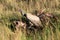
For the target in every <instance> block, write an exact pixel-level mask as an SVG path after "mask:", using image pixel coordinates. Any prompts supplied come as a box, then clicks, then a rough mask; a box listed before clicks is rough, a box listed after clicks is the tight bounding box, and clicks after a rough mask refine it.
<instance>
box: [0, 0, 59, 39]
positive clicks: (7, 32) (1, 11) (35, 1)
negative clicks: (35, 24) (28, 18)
mask: <svg viewBox="0 0 60 40" xmlns="http://www.w3.org/2000/svg"><path fill="white" fill-rule="evenodd" d="M19 9H23V10H25V11H26V12H33V11H34V10H43V9H46V10H45V11H46V12H50V13H54V14H55V15H57V16H58V24H57V23H56V24H55V23H52V24H53V25H54V26H55V27H56V29H55V30H54V32H53V28H52V27H51V26H50V27H49V26H48V25H46V28H45V29H44V30H43V31H40V32H39V31H36V32H35V33H34V32H31V33H30V34H29V35H26V32H25V31H24V30H23V31H24V32H22V31H21V30H20V31H17V32H16V33H14V32H12V31H11V29H10V28H9V25H10V24H11V22H10V20H17V19H19V20H21V14H20V12H19ZM0 40H60V0H0Z"/></svg>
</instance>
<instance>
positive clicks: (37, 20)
mask: <svg viewBox="0 0 60 40" xmlns="http://www.w3.org/2000/svg"><path fill="white" fill-rule="evenodd" d="M20 12H21V15H22V16H24V17H25V18H26V19H27V22H28V23H27V25H28V24H29V23H32V24H33V25H34V26H36V27H37V28H43V26H42V24H41V21H40V18H39V17H38V16H36V15H32V14H31V13H25V12H24V11H23V10H20Z"/></svg>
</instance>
